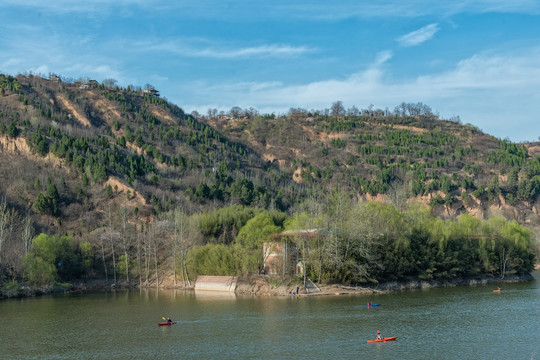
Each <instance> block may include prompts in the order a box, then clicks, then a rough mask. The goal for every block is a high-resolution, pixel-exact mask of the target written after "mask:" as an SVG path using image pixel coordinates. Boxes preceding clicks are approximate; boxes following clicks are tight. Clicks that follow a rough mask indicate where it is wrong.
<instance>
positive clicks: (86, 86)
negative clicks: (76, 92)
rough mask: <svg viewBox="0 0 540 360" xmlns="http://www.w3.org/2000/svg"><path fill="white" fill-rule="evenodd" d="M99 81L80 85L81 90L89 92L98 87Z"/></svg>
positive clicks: (89, 81) (90, 81)
mask: <svg viewBox="0 0 540 360" xmlns="http://www.w3.org/2000/svg"><path fill="white" fill-rule="evenodd" d="M98 84H99V83H98V82H97V80H88V81H85V82H83V83H81V84H80V85H79V89H83V90H88V89H92V88H94V87H96V86H98Z"/></svg>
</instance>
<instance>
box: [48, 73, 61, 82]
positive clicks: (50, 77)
mask: <svg viewBox="0 0 540 360" xmlns="http://www.w3.org/2000/svg"><path fill="white" fill-rule="evenodd" d="M49 80H50V81H56V82H62V79H60V76H58V75H56V74H51V75H49Z"/></svg>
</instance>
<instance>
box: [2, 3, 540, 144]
mask: <svg viewBox="0 0 540 360" xmlns="http://www.w3.org/2000/svg"><path fill="white" fill-rule="evenodd" d="M0 18H1V19H2V21H0V72H3V73H7V74H11V75H16V74H18V73H25V72H32V73H34V74H44V75H48V74H49V73H56V74H59V75H61V76H62V77H71V78H75V79H77V78H80V77H89V78H91V79H96V80H98V81H102V80H103V79H107V78H112V79H116V80H117V81H118V84H119V85H121V86H127V85H135V86H144V85H145V84H151V85H153V86H154V87H155V88H157V89H158V90H160V92H161V95H162V96H163V97H166V98H167V99H168V100H170V101H171V102H173V103H175V104H177V105H179V106H180V107H182V108H183V109H184V110H186V111H188V112H191V111H193V110H197V111H198V112H200V113H206V111H207V109H208V108H218V109H219V110H225V111H228V110H229V109H230V108H231V107H233V106H240V107H242V108H247V107H254V108H256V109H258V110H259V111H260V112H262V113H271V112H275V113H285V112H287V111H288V109H289V108H291V107H302V108H305V109H308V110H310V109H324V108H329V107H330V106H331V104H332V102H334V101H337V100H340V101H342V102H343V104H344V106H345V107H346V108H348V107H351V106H353V105H355V106H356V107H358V108H361V109H362V108H367V107H368V106H370V105H373V106H374V107H375V108H381V109H385V108H386V107H388V108H389V109H390V110H393V109H394V107H395V106H396V105H398V104H399V103H401V102H403V101H404V102H423V103H425V104H428V105H430V106H431V107H432V108H433V110H435V111H437V112H438V113H439V114H440V116H441V117H443V118H450V117H452V116H455V115H458V116H460V118H461V121H462V123H471V124H473V125H475V126H477V127H479V128H480V129H481V130H483V131H485V132H487V133H489V134H492V135H494V136H496V137H498V138H501V139H504V138H509V139H510V140H512V141H516V142H519V141H538V139H539V137H540V1H538V0H512V1H509V0H477V1H468V0H453V1H446V0H438V1H432V0H407V1H403V0H378V1H363V0H356V1H352V0H345V1H335V2H329V1H308V0H305V1H297V0H289V1H281V0H273V1H257V0H249V1H246V0H237V1H229V0H211V1H204V0H201V1H193V0H190V1H184V0H179V1H159V2H158V1H153V0H144V1H143V0H115V1H108V0H86V1H80V0H73V1H72V0H53V1H43V0H2V1H0Z"/></svg>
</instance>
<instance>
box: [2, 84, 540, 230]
mask: <svg viewBox="0 0 540 360" xmlns="http://www.w3.org/2000/svg"><path fill="white" fill-rule="evenodd" d="M81 85H82V86H81ZM0 87H1V96H0V124H1V125H0V127H1V128H0V130H1V135H0V147H1V148H0V149H1V152H2V159H1V161H0V168H1V169H2V173H3V174H4V175H3V181H2V185H1V186H0V191H1V193H2V194H3V196H5V197H6V198H7V199H8V203H9V204H10V205H11V206H14V207H16V208H17V209H19V210H20V212H21V213H26V212H28V211H30V212H31V213H32V214H35V216H34V219H35V220H36V223H37V224H39V228H40V229H41V230H49V231H60V232H72V231H75V229H77V231H82V230H81V227H82V229H84V230H86V231H92V230H93V229H94V228H95V227H96V226H97V224H99V223H100V221H102V217H103V214H104V213H105V210H106V208H107V204H108V203H109V202H113V201H116V202H118V201H121V202H122V203H123V204H125V205H126V206H131V207H133V208H137V209H138V210H137V211H138V216H139V217H140V218H141V219H144V218H146V217H148V216H151V215H152V214H154V213H156V212H160V211H163V210H168V209H170V208H172V207H174V206H177V205H181V206H183V207H189V208H192V209H194V210H197V209H204V208H206V209H208V208H214V207H219V206H220V204H229V203H240V204H245V205H254V206H259V207H275V208H278V209H281V210H287V209H288V208H289V207H290V206H291V205H293V204H295V203H297V202H299V201H301V200H302V198H303V197H305V196H307V195H308V194H310V193H314V192H321V191H325V189H326V190H328V189H332V188H335V187H339V188H341V189H345V190H347V191H348V192H350V193H352V194H354V195H355V196H357V197H359V198H364V199H379V200H381V201H382V200H385V199H386V200H387V201H390V202H392V203H393V204H394V205H395V206H397V207H400V206H401V205H402V204H403V203H404V202H405V201H406V200H407V199H408V198H416V199H418V200H420V201H422V202H424V203H426V204H429V205H431V206H432V208H433V209H434V211H435V212H436V213H438V214H439V215H441V216H446V217H455V216H456V215H459V214H461V213H463V212H470V213H472V214H474V215H475V216H477V217H481V218H486V217H489V216H490V215H494V214H502V215H504V216H505V217H507V218H509V219H516V220H518V221H519V222H520V223H523V224H529V225H531V226H533V227H534V226H536V225H537V223H538V222H539V221H538V215H537V214H538V210H539V209H538V201H537V200H538V195H539V194H540V180H539V179H540V177H539V176H540V156H539V155H540V145H539V144H514V143H511V142H508V141H501V140H498V139H496V138H494V137H492V136H490V135H488V134H484V133H483V132H481V131H480V130H478V129H477V128H475V127H474V126H472V125H468V124H467V125H461V124H459V123H456V122H451V121H443V120H439V119H438V118H437V117H436V116H433V115H416V116H410V115H408V114H406V111H404V113H403V114H401V115H400V116H396V115H392V114H386V115H385V114H384V113H383V112H380V111H379V112H377V111H372V112H366V111H364V114H363V115H362V114H359V115H357V116H346V115H344V114H343V115H339V116H329V115H328V114H323V113H322V112H313V113H308V112H300V113H298V112H293V111H291V112H290V114H289V115H287V116H281V117H275V116H274V115H257V114H253V113H248V112H246V114H239V113H236V114H234V115H236V117H233V116H227V115H221V116H217V115H215V116H199V117H198V118H194V117H193V116H191V115H188V114H185V113H184V111H183V110H182V109H180V108H179V107H177V106H176V105H174V104H171V103H170V102H168V101H166V100H164V99H162V98H160V97H158V96H152V95H151V94H150V93H149V92H145V91H141V90H140V89H139V90H135V89H121V88H118V87H107V86H105V85H103V84H97V83H96V82H90V83H84V84H81V83H65V82H62V81H60V80H59V79H58V80H49V79H43V78H41V77H38V76H18V77H17V78H14V77H10V76H4V75H1V76H0ZM15 164H16V165H15ZM51 182H52V183H53V184H54V185H55V186H56V188H57V190H58V192H59V198H58V201H57V209H47V208H44V209H41V211H40V210H39V209H38V210H37V209H36V207H35V206H32V205H33V204H34V202H35V200H36V198H37V196H38V195H39V194H40V193H45V192H46V190H47V186H48V185H49V184H50V183H51ZM107 187H110V189H109V192H107ZM111 190H112V193H111ZM37 215H39V216H37ZM81 225H82V226H81Z"/></svg>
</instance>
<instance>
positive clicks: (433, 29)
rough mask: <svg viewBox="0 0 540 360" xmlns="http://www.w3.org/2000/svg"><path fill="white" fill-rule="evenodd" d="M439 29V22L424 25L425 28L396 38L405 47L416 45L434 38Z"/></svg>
mask: <svg viewBox="0 0 540 360" xmlns="http://www.w3.org/2000/svg"><path fill="white" fill-rule="evenodd" d="M438 31H439V24H437V23H435V24H429V25H427V26H424V27H423V28H420V29H418V30H415V31H413V32H410V33H408V34H405V35H403V36H400V37H398V38H397V39H396V40H397V42H399V44H400V45H401V46H404V47H409V46H416V45H420V44H421V43H423V42H426V41H428V40H430V39H432V38H433V36H435V34H436V33H437V32H438Z"/></svg>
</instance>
